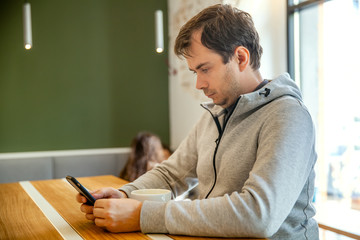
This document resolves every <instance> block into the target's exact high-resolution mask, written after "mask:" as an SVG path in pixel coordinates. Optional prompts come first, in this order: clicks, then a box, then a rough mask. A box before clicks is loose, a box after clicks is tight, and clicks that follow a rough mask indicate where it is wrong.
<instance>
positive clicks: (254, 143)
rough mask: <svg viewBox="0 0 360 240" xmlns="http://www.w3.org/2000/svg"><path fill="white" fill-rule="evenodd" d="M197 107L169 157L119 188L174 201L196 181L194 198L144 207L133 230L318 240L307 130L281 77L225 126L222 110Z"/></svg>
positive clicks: (247, 97)
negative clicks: (166, 194)
mask: <svg viewBox="0 0 360 240" xmlns="http://www.w3.org/2000/svg"><path fill="white" fill-rule="evenodd" d="M203 106H204V107H205V108H206V109H207V110H208V111H206V112H205V113H204V115H203V116H202V117H201V119H200V121H199V122H198V123H197V124H196V125H195V127H194V128H193V129H192V131H191V132H190V134H189V135H188V136H187V138H186V139H185V140H184V141H183V142H182V143H181V144H180V146H179V148H178V149H177V150H176V151H175V152H174V154H173V155H172V156H171V157H170V158H169V159H168V160H166V161H164V162H163V163H162V164H160V165H159V166H157V167H156V168H155V169H153V170H151V171H149V172H148V173H146V174H145V175H143V176H142V177H140V178H138V179H137V180H136V181H134V182H133V183H130V184H127V185H125V186H123V187H122V188H121V190H123V191H125V192H126V193H127V194H128V195H130V192H131V191H132V190H135V189H141V188H167V189H171V190H172V193H173V195H174V197H176V196H179V195H180V194H182V193H183V192H184V191H186V190H187V189H188V188H189V187H191V186H188V182H189V181H188V179H191V178H198V187H197V189H198V194H199V196H198V199H197V200H193V201H175V200H171V201H169V202H167V203H160V202H150V201H145V202H144V203H143V206H142V210H141V217H140V224H141V230H142V231H143V232H144V233H149V232H152V233H170V234H181V235H192V236H211V237H258V238H264V237H266V238H271V239H309V240H310V239H318V235H319V234H318V225H317V223H316V221H315V220H314V219H313V216H314V215H315V209H314V207H313V205H312V203H311V202H312V196H313V193H314V178H315V173H314V164H315V162H316V152H315V132H314V126H313V122H312V119H311V116H310V114H309V112H308V110H307V109H306V107H305V106H304V105H303V103H302V100H301V93H300V91H299V89H298V88H297V86H296V84H295V83H294V82H293V81H292V80H291V79H290V78H289V75H288V74H283V75H281V76H279V77H278V78H276V79H274V80H272V81H270V82H269V83H268V84H266V85H265V86H264V87H263V88H261V89H259V90H257V91H254V92H251V93H248V94H244V95H241V96H240V99H239V100H238V102H237V104H236V107H235V109H234V111H233V113H232V114H231V116H230V118H229V119H228V121H227V123H226V125H225V127H224V124H223V119H224V112H225V111H224V109H223V108H221V107H219V106H216V105H214V104H204V105H203ZM209 112H210V114H209ZM216 121H219V126H220V128H219V126H218V125H217V124H216Z"/></svg>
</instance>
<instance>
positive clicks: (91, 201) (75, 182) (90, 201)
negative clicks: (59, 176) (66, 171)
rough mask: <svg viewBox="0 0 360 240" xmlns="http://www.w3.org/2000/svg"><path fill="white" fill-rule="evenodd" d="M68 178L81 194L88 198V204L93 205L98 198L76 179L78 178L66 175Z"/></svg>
mask: <svg viewBox="0 0 360 240" xmlns="http://www.w3.org/2000/svg"><path fill="white" fill-rule="evenodd" d="M66 180H68V182H69V183H70V184H71V185H72V186H73V187H74V188H75V189H76V190H77V191H78V192H79V193H80V194H81V195H83V196H84V197H85V198H86V199H87V202H86V204H87V205H91V206H93V205H94V203H95V201H96V199H95V198H94V197H93V196H92V195H91V194H90V193H89V191H88V190H87V189H86V188H85V187H84V186H83V185H81V183H79V182H78V180H76V178H74V177H72V176H69V175H68V176H66Z"/></svg>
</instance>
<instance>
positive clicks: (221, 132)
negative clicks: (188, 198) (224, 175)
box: [203, 98, 240, 198]
mask: <svg viewBox="0 0 360 240" xmlns="http://www.w3.org/2000/svg"><path fill="white" fill-rule="evenodd" d="M239 99H240V98H239ZM239 99H238V100H237V101H236V103H235V106H234V109H235V108H236V105H237V103H238V101H239ZM203 107H204V106H203ZM204 108H205V109H206V110H207V111H208V112H209V113H210V115H211V117H212V118H213V119H214V121H215V123H216V127H217V129H218V132H219V136H218V138H217V139H216V140H215V143H216V146H215V150H214V155H213V169H214V175H215V178H214V183H213V185H212V187H211V189H210V191H209V192H208V194H206V197H205V198H208V197H209V195H210V193H211V192H212V191H213V190H214V187H215V185H216V180H217V172H216V161H215V160H216V153H217V150H218V148H219V145H220V141H221V137H222V135H223V133H224V131H225V127H226V124H227V122H228V121H229V119H230V117H231V115H232V113H233V112H234V109H233V111H232V112H229V113H228V114H230V115H229V117H228V118H227V120H226V121H225V122H224V128H223V129H221V124H220V122H219V119H218V118H217V117H215V116H214V114H213V113H212V112H211V111H210V109H208V108H206V107H204Z"/></svg>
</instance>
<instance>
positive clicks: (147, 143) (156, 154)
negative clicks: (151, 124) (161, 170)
mask: <svg viewBox="0 0 360 240" xmlns="http://www.w3.org/2000/svg"><path fill="white" fill-rule="evenodd" d="M162 160H164V156H163V152H162V144H161V140H160V138H159V137H158V136H156V135H155V134H152V133H148V132H141V133H139V134H137V136H136V137H135V138H134V139H133V140H132V142H131V152H130V156H129V159H128V161H127V163H126V166H125V167H124V169H123V170H122V171H121V173H120V178H123V179H125V180H128V181H134V180H135V179H137V178H138V177H140V176H141V175H142V174H144V173H145V172H147V171H148V170H150V169H151V168H150V167H149V166H150V165H151V163H159V162H161V161H162Z"/></svg>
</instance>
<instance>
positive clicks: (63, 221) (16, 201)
mask: <svg viewBox="0 0 360 240" xmlns="http://www.w3.org/2000/svg"><path fill="white" fill-rule="evenodd" d="M78 180H79V181H80V182H81V183H82V184H83V185H84V186H85V187H87V188H89V189H97V188H101V187H115V188H119V186H121V185H123V184H125V183H126V181H124V180H122V179H120V178H117V177H114V176H96V177H82V178H78ZM76 193H77V192H76V190H75V189H74V188H73V187H72V186H70V184H68V183H67V182H66V180H65V179H55V180H44V181H31V182H28V181H25V182H18V183H6V184H0V239H124V240H134V239H149V240H151V239H155V240H156V239H162V240H165V239H176V240H190V239H197V240H205V239H213V240H214V239H220V238H204V237H189V236H175V235H163V234H143V233H141V232H134V233H110V232H107V231H105V230H103V229H102V228H99V227H97V226H95V225H94V223H93V222H92V221H88V220H86V219H85V217H84V214H82V213H81V212H80V204H79V203H78V202H76V201H75V195H76ZM227 239H228V238H227Z"/></svg>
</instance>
